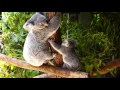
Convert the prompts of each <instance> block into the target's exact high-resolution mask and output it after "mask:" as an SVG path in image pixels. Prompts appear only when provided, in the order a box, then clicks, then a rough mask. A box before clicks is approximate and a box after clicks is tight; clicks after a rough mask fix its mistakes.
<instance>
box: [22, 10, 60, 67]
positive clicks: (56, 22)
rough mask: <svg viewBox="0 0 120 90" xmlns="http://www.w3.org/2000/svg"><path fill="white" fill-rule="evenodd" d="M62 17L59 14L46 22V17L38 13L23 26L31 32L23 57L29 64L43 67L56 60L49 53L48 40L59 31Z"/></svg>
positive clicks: (26, 41) (27, 38) (25, 44)
mask: <svg viewBox="0 0 120 90" xmlns="http://www.w3.org/2000/svg"><path fill="white" fill-rule="evenodd" d="M60 15H61V13H59V12H58V13H57V14H56V15H55V16H53V18H52V19H50V21H49V22H46V20H47V19H46V17H45V16H44V15H42V14H40V13H38V12H37V13H35V14H34V15H33V16H32V17H31V18H30V19H29V20H28V21H27V22H26V23H25V24H24V25H23V28H24V29H26V30H27V31H29V33H28V35H27V37H26V40H25V43H24V47H23V57H24V59H25V60H26V61H27V62H28V63H29V64H31V65H33V66H41V65H43V64H44V63H46V62H47V61H48V60H51V59H53V58H54V56H53V55H52V54H51V53H50V51H49V43H48V41H47V40H48V38H49V37H50V36H51V35H53V34H54V33H55V32H56V31H57V30H58V29H59V27H60ZM46 24H48V25H46Z"/></svg>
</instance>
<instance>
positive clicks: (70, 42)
mask: <svg viewBox="0 0 120 90" xmlns="http://www.w3.org/2000/svg"><path fill="white" fill-rule="evenodd" d="M62 46H65V47H68V48H74V47H75V40H73V39H66V40H64V41H63V43H62Z"/></svg>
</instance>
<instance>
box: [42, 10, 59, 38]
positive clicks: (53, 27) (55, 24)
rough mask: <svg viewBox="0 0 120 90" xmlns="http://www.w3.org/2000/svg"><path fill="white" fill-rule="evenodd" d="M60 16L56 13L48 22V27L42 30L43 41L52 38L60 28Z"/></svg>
mask: <svg viewBox="0 0 120 90" xmlns="http://www.w3.org/2000/svg"><path fill="white" fill-rule="evenodd" d="M60 15H61V13H60V12H58V13H57V14H56V15H55V16H53V18H52V19H51V20H50V21H49V23H48V27H46V28H45V29H43V31H44V34H45V35H44V36H46V37H45V39H46V40H47V39H48V38H49V37H50V36H52V35H53V34H54V33H55V32H56V31H57V30H58V29H59V27H60Z"/></svg>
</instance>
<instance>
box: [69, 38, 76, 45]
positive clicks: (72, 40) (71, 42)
mask: <svg viewBox="0 0 120 90" xmlns="http://www.w3.org/2000/svg"><path fill="white" fill-rule="evenodd" d="M68 43H69V46H70V47H75V44H76V40H74V39H69V40H68Z"/></svg>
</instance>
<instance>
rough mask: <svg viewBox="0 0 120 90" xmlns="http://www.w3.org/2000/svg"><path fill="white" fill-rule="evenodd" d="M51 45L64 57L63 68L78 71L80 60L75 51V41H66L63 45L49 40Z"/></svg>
mask: <svg viewBox="0 0 120 90" xmlns="http://www.w3.org/2000/svg"><path fill="white" fill-rule="evenodd" d="M48 42H49V43H50V45H51V46H52V47H53V48H54V49H55V50H56V51H57V52H58V53H60V54H61V55H62V57H63V62H64V64H63V68H67V69H70V70H77V69H78V68H79V67H80V61H79V58H78V57H77V56H76V53H75V51H74V47H75V41H74V40H72V39H66V40H64V41H63V42H62V44H61V45H58V44H56V43H55V42H53V41H52V40H50V39H49V40H48Z"/></svg>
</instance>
